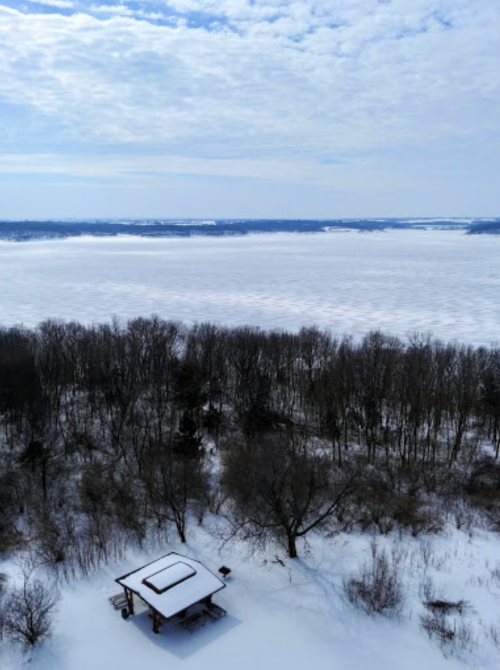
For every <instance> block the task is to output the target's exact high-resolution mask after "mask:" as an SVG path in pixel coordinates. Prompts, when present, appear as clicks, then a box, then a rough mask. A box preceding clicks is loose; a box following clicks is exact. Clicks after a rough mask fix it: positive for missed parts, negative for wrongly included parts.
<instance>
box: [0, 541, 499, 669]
mask: <svg viewBox="0 0 500 670" xmlns="http://www.w3.org/2000/svg"><path fill="white" fill-rule="evenodd" d="M379 542H380V543H381V546H387V547H388V548H389V549H390V547H393V554H394V555H395V556H399V559H398V560H399V568H398V569H399V570H400V571H401V573H402V574H403V575H404V577H405V584H406V587H405V593H406V602H405V605H404V608H403V610H402V612H401V614H400V616H399V617H397V618H386V617H383V616H377V617H369V616H368V615H366V614H364V613H362V612H359V611H358V610H356V609H354V608H353V606H352V605H350V604H349V603H348V602H347V601H346V599H345V597H344V595H343V589H342V580H343V578H344V577H350V576H352V575H353V574H354V573H356V570H357V569H358V567H359V566H360V564H362V563H363V561H365V560H367V559H368V560H369V557H370V555H371V549H370V538H369V537H368V536H357V535H353V534H350V535H339V536H337V537H335V538H331V539H326V540H320V539H319V538H315V539H314V538H313V540H312V541H311V543H310V544H309V546H308V548H307V550H304V547H303V546H302V547H301V548H302V550H303V551H302V557H301V558H299V559H295V560H291V559H287V558H286V557H285V556H284V555H283V553H282V552H281V551H277V552H276V555H275V554H274V553H270V554H269V555H268V556H267V559H266V558H264V556H263V555H260V554H254V555H253V556H249V555H248V554H247V553H246V551H245V548H244V547H242V546H241V545H238V544H235V545H233V546H231V547H228V546H227V545H226V546H225V547H224V548H223V549H221V548H220V545H218V544H217V543H216V542H215V541H214V540H213V539H212V537H211V536H210V535H209V534H208V533H207V532H206V531H205V530H201V529H194V530H193V532H192V534H191V537H190V541H189V542H188V544H187V545H184V546H182V545H180V544H178V543H177V542H176V541H174V542H172V543H168V544H166V545H165V546H163V547H159V548H157V549H156V550H155V551H151V552H150V553H143V554H132V553H131V554H130V555H129V556H128V560H127V561H124V562H121V563H118V564H115V565H110V566H108V567H107V568H105V569H101V570H99V571H98V572H97V573H96V574H94V575H92V576H91V577H89V578H87V579H84V580H82V581H77V582H75V583H73V584H71V585H70V586H68V585H66V586H64V587H63V589H62V591H63V598H62V602H61V604H60V608H59V614H58V618H57V621H56V625H55V629H54V634H53V636H52V638H51V639H50V640H49V641H48V642H46V643H45V646H44V647H43V648H41V649H38V650H35V651H31V652H29V653H28V654H27V655H26V656H25V657H24V658H23V656H22V654H21V653H20V652H19V651H16V650H12V649H6V648H5V646H4V647H3V648H2V647H1V645H0V662H1V667H2V670H20V669H21V668H33V669H36V670H89V668H91V669H92V670H109V668H117V669H118V668H120V669H121V670H138V669H139V668H170V669H173V670H177V669H179V670H180V669H181V668H183V669H184V670H207V668H208V669H215V668H217V670H234V669H235V668H237V669H238V670H256V669H259V670H267V669H274V668H276V669H281V668H284V669H286V670H304V668H314V669H315V670H331V669H332V668H335V670H401V669H402V668H404V669H405V670H423V669H426V670H459V669H460V668H464V667H476V668H481V670H496V669H497V668H498V667H499V661H498V659H499V658H500V646H499V645H500V554H499V552H498V540H497V539H496V540H495V538H493V537H492V536H490V535H488V534H487V533H481V532H474V533H473V534H472V535H469V533H467V532H462V531H457V530H455V531H453V530H449V531H448V532H447V533H445V534H444V535H443V536H439V537H434V538H432V537H422V538H419V539H413V538H409V539H408V538H406V539H405V540H404V545H403V544H400V542H399V541H398V539H397V538H396V537H393V538H391V539H387V538H382V539H381V540H379ZM168 551H178V552H179V553H184V554H186V555H187V556H190V557H192V558H196V559H198V560H201V561H202V562H203V563H204V564H205V565H206V566H207V567H209V568H211V569H212V570H214V571H216V570H217V568H218V567H219V566H220V565H222V564H223V563H224V564H226V565H229V566H231V568H232V574H231V576H230V577H229V579H228V581H227V588H226V589H224V590H222V591H221V592H220V593H218V594H216V596H215V598H214V601H215V602H216V603H218V604H220V605H222V606H223V607H224V608H225V609H226V610H227V612H228V614H227V616H226V617H225V618H223V619H221V620H219V621H215V622H212V621H210V620H209V621H207V623H206V625H205V626H204V627H203V628H201V629H199V630H196V631H195V632H194V633H193V634H190V633H188V632H187V631H186V630H184V629H182V628H181V627H180V626H179V625H178V623H170V622H169V623H164V624H163V626H162V628H161V629H160V634H159V635H155V634H154V633H153V632H152V630H151V619H150V618H149V617H148V612H147V610H146V608H145V606H141V605H140V603H139V605H138V607H137V611H136V614H135V616H133V617H130V618H129V619H128V620H127V621H123V620H122V618H121V616H120V613H119V611H115V610H114V609H113V608H112V607H111V606H110V604H109V602H108V596H110V595H111V594H113V593H116V591H117V590H118V588H117V586H116V584H114V582H113V580H114V579H115V578H116V577H117V576H120V575H122V574H124V573H125V572H127V571H129V570H132V569H135V568H137V567H139V566H141V565H144V564H145V563H146V562H147V561H148V560H151V559H154V558H156V557H158V556H161V555H162V554H164V553H166V552H168ZM429 578H430V579H431V580H433V581H434V582H435V584H436V585H438V590H437V592H436V596H437V597H441V598H443V599H449V600H460V599H463V600H466V601H468V607H467V609H466V611H465V613H464V614H463V615H461V616H460V615H458V614H455V615H448V623H449V625H450V626H451V627H455V628H456V629H457V630H458V628H459V627H460V626H464V629H465V630H467V631H468V632H469V634H470V636H471V638H470V640H469V641H466V644H465V648H461V647H460V646H457V645H449V644H447V645H445V646H444V647H442V648H441V646H440V645H439V643H438V642H436V641H432V640H429V638H428V636H427V634H426V633H425V632H424V631H422V630H421V628H420V616H421V615H422V614H424V613H425V612H426V610H425V609H424V608H423V606H422V599H423V593H422V592H423V587H424V584H425V580H426V579H427V580H428V579H429ZM137 602H138V601H137V598H136V604H137ZM495 634H496V635H497V644H495V642H494V640H493V637H492V635H493V636H494V635H495Z"/></svg>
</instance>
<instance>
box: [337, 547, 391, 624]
mask: <svg viewBox="0 0 500 670" xmlns="http://www.w3.org/2000/svg"><path fill="white" fill-rule="evenodd" d="M344 592H345V594H346V596H347V599H348V600H349V602H350V603H351V604H352V605H354V606H355V607H357V608H359V609H362V610H364V611H365V612H366V613H367V614H396V613H397V612H399V611H400V610H401V608H402V606H403V603H404V593H403V584H402V580H401V577H400V574H399V571H398V569H397V566H396V565H395V562H394V560H393V559H390V558H389V557H388V555H387V553H386V552H385V551H379V549H378V548H377V546H376V545H373V546H372V558H371V560H370V561H367V562H366V563H365V564H364V566H363V567H362V569H361V574H360V575H359V577H358V578H351V579H348V580H345V581H344Z"/></svg>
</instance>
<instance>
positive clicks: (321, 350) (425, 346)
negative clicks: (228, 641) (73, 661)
mask: <svg viewBox="0 0 500 670" xmlns="http://www.w3.org/2000/svg"><path fill="white" fill-rule="evenodd" d="M0 440H1V442H0V445H1V446H0V506H1V515H0V551H1V552H3V553H5V554H12V553H14V554H15V553H16V552H19V551H24V552H25V551H29V552H30V554H31V555H32V557H33V560H34V561H35V563H36V564H38V565H44V566H46V567H47V568H48V569H50V570H54V571H55V573H56V574H58V575H60V576H61V577H71V576H74V575H78V574H86V573H88V572H89V571H91V570H93V569H95V568H96V567H97V566H98V565H100V564H101V563H103V562H106V561H107V560H110V559H113V558H116V557H118V556H121V555H122V554H123V552H124V551H125V550H126V549H127V547H129V546H130V545H136V546H137V545H142V544H143V543H145V542H146V541H148V542H150V541H155V540H158V541H161V542H163V541H164V540H165V538H166V537H168V535H169V534H171V533H174V534H175V533H178V536H179V537H180V539H181V540H182V541H185V540H186V538H188V537H189V525H190V524H192V523H200V524H202V523H203V522H204V519H205V518H206V514H207V513H211V514H219V515H222V516H224V517H225V519H227V524H226V525H225V527H227V534H226V536H225V538H221V541H224V540H225V541H230V538H231V537H233V536H236V535H237V534H238V535H239V536H243V537H245V538H246V539H247V540H248V544H249V546H250V547H251V546H260V547H261V546H267V545H268V544H269V543H278V544H279V545H280V546H281V547H282V548H283V549H284V550H285V551H286V552H287V554H288V555H289V556H290V557H295V556H297V552H298V551H299V550H300V547H301V546H302V545H301V544H300V543H298V540H299V539H300V538H306V539H307V536H308V534H309V533H311V532H313V531H314V532H317V531H321V532H324V533H334V532H335V531H338V530H340V529H342V530H346V529H349V528H357V529H361V530H362V531H365V530H371V531H373V530H375V531H376V532H380V533H388V532H390V531H392V530H397V529H402V530H404V531H405V532H406V531H408V532H411V533H412V534H414V535H417V534H419V533H423V532H426V533H429V532H436V533H437V532H439V531H440V530H441V528H442V527H443V525H444V524H445V522H448V521H450V520H452V521H453V523H456V525H457V526H458V527H464V526H465V527H467V526H468V525H469V526H471V525H476V524H480V525H484V526H488V527H493V528H500V463H499V451H500V348H498V347H496V348H491V349H485V348H473V347H470V346H464V345H461V344H456V343H453V344H450V343H444V342H440V341H437V340H435V339H433V338H431V337H428V336H420V335H415V336H413V337H409V338H408V339H407V340H401V339H398V338H396V337H392V336H388V335H385V334H383V333H380V332H372V333H369V334H367V335H366V336H365V337H364V339H363V340H362V341H354V340H351V339H346V338H344V339H337V338H335V337H334V336H332V335H330V334H328V333H326V332H322V331H319V330H317V329H315V328H310V329H304V330H302V331H300V332H299V333H295V334H291V333H287V332H265V331H261V330H258V329H254V328H250V327H248V328H236V329H230V328H223V327H219V326H215V325H212V324H200V325H196V326H192V327H188V326H185V325H183V324H181V323H175V322H168V321H163V320H161V319H159V318H157V317H152V318H148V319H135V320H133V321H130V322H128V323H119V322H112V323H109V324H107V325H93V326H84V325H81V324H78V323H62V322H57V321H46V322H44V323H42V324H40V326H39V327H38V328H37V329H35V330H24V329H22V328H9V329H3V330H2V331H1V332H0Z"/></svg>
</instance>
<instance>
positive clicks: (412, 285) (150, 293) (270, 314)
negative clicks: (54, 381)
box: [0, 230, 500, 346]
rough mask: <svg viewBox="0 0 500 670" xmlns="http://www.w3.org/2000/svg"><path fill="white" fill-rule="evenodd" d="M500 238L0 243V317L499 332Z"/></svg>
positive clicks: (455, 336)
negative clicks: (141, 318)
mask: <svg viewBox="0 0 500 670" xmlns="http://www.w3.org/2000/svg"><path fill="white" fill-rule="evenodd" d="M499 257H500V236H481V235H478V236H467V235H465V234H464V232H463V231H456V230H455V231H453V230H446V231H443V230H402V231H397V230H390V231H387V232H385V233H363V234H360V233H356V232H348V231H343V232H334V233H318V234H262V235H260V234H257V235H247V236H244V237H221V238H212V237H191V238H187V239H186V238H161V239H147V238H139V237H121V238H79V239H68V240H62V241H56V240H47V241H37V242H27V243H22V244H19V243H14V242H1V243H0V295H1V296H2V301H1V304H0V324H2V325H4V326H5V325H13V324H20V323H24V324H25V325H27V326H35V325H37V324H38V323H39V322H40V321H41V320H43V319H46V318H49V317H55V318H63V319H67V320H70V319H76V320H80V321H83V322H86V323H91V322H103V321H106V322H108V321H109V320H110V318H111V316H113V315H117V316H118V317H121V318H124V319H126V318H131V317H136V316H146V317H147V316H150V315H151V314H153V313H156V314H158V315H159V316H161V317H162V318H165V319H174V320H182V321H186V322H189V323H192V322H194V321H211V322H217V323H220V324H223V325H242V324H252V325H258V326H261V327H264V328H271V329H272V328H282V329H288V330H297V329H299V328H300V327H301V326H304V325H305V326H311V325H316V326H319V327H321V328H327V329H330V330H331V331H332V332H334V333H337V334H343V333H350V334H354V335H356V336H359V335H363V334H365V333H366V332H367V331H369V330H371V329H376V328H378V329H382V330H383V331H385V332H388V333H392V334H397V335H402V336H404V335H406V334H407V333H408V332H414V331H419V332H425V333H428V332H432V333H433V334H434V335H435V336H436V337H440V338H442V339H444V340H447V341H449V340H461V341H464V342H467V343H471V344H476V345H486V346H488V345H490V344H491V343H492V342H498V341H499V339H500V328H499V327H500V301H499V300H498V296H499V295H500V263H498V258H499Z"/></svg>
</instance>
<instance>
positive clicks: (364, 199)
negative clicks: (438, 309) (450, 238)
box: [0, 0, 500, 219]
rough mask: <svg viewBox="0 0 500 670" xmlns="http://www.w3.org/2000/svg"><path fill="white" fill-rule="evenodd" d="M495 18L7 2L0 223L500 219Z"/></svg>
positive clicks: (499, 7)
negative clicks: (102, 219)
mask: <svg viewBox="0 0 500 670" xmlns="http://www.w3.org/2000/svg"><path fill="white" fill-rule="evenodd" d="M499 183H500V2H499V0H137V1H133V0H131V1H128V0H122V1H118V0H94V1H93V0H38V1H37V2H35V1H31V0H0V218H15V219H17V218H28V217H36V218H44V217H87V216H88V217H90V216H92V217H98V216H103V217H110V216H116V217H121V216H124V217H125V216H127V217H143V216H144V217H151V216H154V217H179V216H183V217H184V216H185V217H238V216H241V217H289V218H296V217H308V218H316V217H317V218H338V217H369V216H410V215H411V216H493V215H496V216H499V215H500V188H499Z"/></svg>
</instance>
